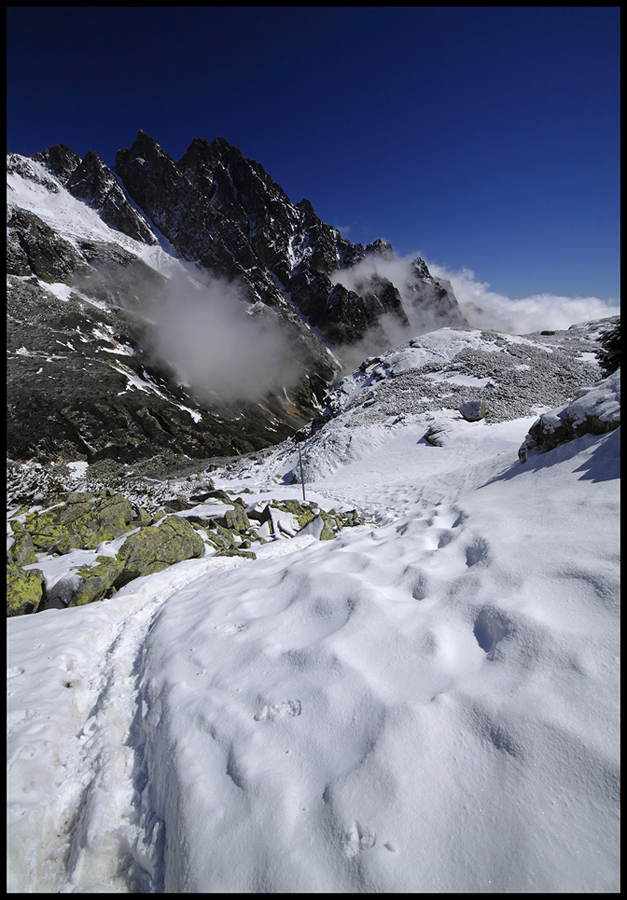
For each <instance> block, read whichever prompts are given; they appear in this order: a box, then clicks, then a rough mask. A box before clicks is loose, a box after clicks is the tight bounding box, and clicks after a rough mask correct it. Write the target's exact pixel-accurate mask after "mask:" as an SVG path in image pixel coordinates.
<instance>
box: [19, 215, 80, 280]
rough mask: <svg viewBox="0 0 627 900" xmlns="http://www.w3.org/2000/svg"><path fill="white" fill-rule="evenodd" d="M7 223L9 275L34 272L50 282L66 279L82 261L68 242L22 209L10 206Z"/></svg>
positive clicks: (31, 273)
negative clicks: (10, 211)
mask: <svg viewBox="0 0 627 900" xmlns="http://www.w3.org/2000/svg"><path fill="white" fill-rule="evenodd" d="M8 226H9V228H8V233H7V273H8V274H9V275H21V276H24V275H27V276H28V275H36V276H37V277H38V278H41V280H42V281H46V282H48V283H50V284H52V283H55V282H62V283H66V284H67V283H69V282H70V280H71V278H72V277H73V274H74V272H75V271H76V269H77V268H78V267H79V266H80V264H81V263H82V262H83V259H82V257H81V255H80V253H78V251H77V250H76V249H75V247H74V246H73V245H72V244H70V243H69V242H68V241H66V240H64V239H63V238H61V237H60V236H59V235H58V234H57V233H56V232H55V231H54V229H52V228H50V226H48V225H46V223H45V222H43V221H42V219H40V218H39V217H38V216H36V215H35V214H34V213H32V212H29V211H28V210H26V209H19V208H15V209H13V211H12V213H11V216H10V218H9V222H8Z"/></svg>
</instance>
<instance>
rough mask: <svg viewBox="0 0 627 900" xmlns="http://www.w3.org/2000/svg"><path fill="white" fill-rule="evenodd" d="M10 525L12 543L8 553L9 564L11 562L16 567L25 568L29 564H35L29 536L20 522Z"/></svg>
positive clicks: (33, 550)
mask: <svg viewBox="0 0 627 900" xmlns="http://www.w3.org/2000/svg"><path fill="white" fill-rule="evenodd" d="M10 524H11V530H12V532H13V543H12V544H11V547H10V548H9V551H8V558H9V562H13V563H15V564H16V565H18V566H27V565H29V564H30V563H35V562H37V556H36V555H35V548H34V546H33V542H32V540H31V536H30V534H29V533H28V532H27V531H26V529H25V528H24V526H23V525H22V523H21V522H11V523H10Z"/></svg>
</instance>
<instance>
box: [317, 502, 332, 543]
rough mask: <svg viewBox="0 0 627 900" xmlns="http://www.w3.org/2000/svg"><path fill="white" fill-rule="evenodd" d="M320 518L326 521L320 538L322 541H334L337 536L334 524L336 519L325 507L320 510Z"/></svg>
mask: <svg viewBox="0 0 627 900" xmlns="http://www.w3.org/2000/svg"><path fill="white" fill-rule="evenodd" d="M320 518H321V519H322V521H323V522H324V525H323V528H322V531H321V532H320V540H321V541H332V540H333V538H334V537H335V529H334V527H333V524H334V522H335V519H334V518H333V517H332V516H331V515H329V513H327V512H325V511H324V510H323V509H321V510H320Z"/></svg>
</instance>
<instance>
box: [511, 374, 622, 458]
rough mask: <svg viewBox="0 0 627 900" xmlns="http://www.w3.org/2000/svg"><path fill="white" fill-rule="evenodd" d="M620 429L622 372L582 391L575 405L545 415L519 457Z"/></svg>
mask: <svg viewBox="0 0 627 900" xmlns="http://www.w3.org/2000/svg"><path fill="white" fill-rule="evenodd" d="M619 425H620V368H619V369H617V370H616V371H615V372H613V373H612V374H611V375H609V376H608V377H607V378H604V379H602V380H601V381H599V382H597V383H596V384H593V385H591V386H590V387H587V388H584V389H583V390H581V391H579V392H578V394H577V396H576V397H575V399H574V400H573V401H572V403H569V404H568V405H567V406H564V407H562V408H561V409H552V410H549V411H548V412H546V413H543V414H542V415H541V416H540V418H539V419H538V420H537V421H536V422H534V423H533V425H532V426H531V428H530V429H529V434H528V435H527V437H526V438H525V440H524V442H523V444H522V446H521V447H520V450H519V451H518V456H519V458H520V460H521V462H525V461H526V460H527V458H528V456H529V454H530V453H533V452H534V451H536V452H539V453H545V452H546V451H547V450H552V449H553V448H554V447H557V446H558V445H559V444H564V443H567V442H568V441H572V440H574V439H575V438H578V437H582V436H583V435H584V434H604V433H605V432H607V431H613V430H614V429H615V428H618V426H619Z"/></svg>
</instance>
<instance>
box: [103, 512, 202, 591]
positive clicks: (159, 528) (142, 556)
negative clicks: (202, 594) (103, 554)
mask: <svg viewBox="0 0 627 900" xmlns="http://www.w3.org/2000/svg"><path fill="white" fill-rule="evenodd" d="M204 552H205V544H204V541H203V540H202V538H201V537H200V535H199V534H197V533H196V532H195V531H194V529H193V527H192V526H191V525H190V524H189V522H187V521H186V520H185V519H182V518H181V517H180V516H168V517H167V519H165V520H164V521H163V522H162V523H161V524H160V525H149V526H148V527H147V528H142V529H141V530H140V531H138V532H136V533H135V534H132V535H130V536H129V537H128V538H127V539H126V540H125V541H124V543H123V544H122V547H121V548H120V551H119V553H118V559H119V560H120V562H121V563H122V565H123V569H122V572H121V573H120V575H119V576H118V577H117V579H116V581H115V587H122V586H123V585H125V584H127V583H128V582H129V581H132V580H133V579H134V578H140V577H141V576H143V575H152V574H154V573H155V572H161V571H162V570H163V569H166V568H167V567H168V566H172V565H174V563H177V562H181V561H182V560H184V559H195V558H197V557H199V556H202V555H203V554H204Z"/></svg>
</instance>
